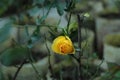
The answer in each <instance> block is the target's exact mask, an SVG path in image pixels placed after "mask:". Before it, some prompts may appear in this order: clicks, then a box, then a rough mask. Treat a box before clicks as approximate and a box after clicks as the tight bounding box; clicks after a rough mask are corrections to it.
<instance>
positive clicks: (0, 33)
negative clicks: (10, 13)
mask: <svg viewBox="0 0 120 80" xmlns="http://www.w3.org/2000/svg"><path fill="white" fill-rule="evenodd" d="M10 28H11V24H10V23H7V24H5V25H4V26H3V27H2V28H0V43H2V42H4V41H5V40H6V39H8V38H9V32H10Z"/></svg>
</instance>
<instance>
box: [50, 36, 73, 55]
mask: <svg viewBox="0 0 120 80" xmlns="http://www.w3.org/2000/svg"><path fill="white" fill-rule="evenodd" d="M52 50H53V51H54V52H55V53H58V54H63V55H65V54H74V52H75V49H74V47H73V44H72V41H71V40H70V38H69V37H68V36H59V37H57V38H56V39H55V40H54V41H53V44H52Z"/></svg>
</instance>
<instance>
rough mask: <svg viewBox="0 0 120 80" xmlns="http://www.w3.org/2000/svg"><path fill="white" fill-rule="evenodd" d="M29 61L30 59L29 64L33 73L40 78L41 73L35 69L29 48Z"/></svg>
mask: <svg viewBox="0 0 120 80" xmlns="http://www.w3.org/2000/svg"><path fill="white" fill-rule="evenodd" d="M29 61H30V64H31V66H32V67H33V69H34V71H35V73H36V74H37V77H38V79H39V80H41V75H40V74H39V72H38V70H37V69H36V67H35V66H34V64H33V62H35V61H34V59H33V57H32V54H31V51H30V49H29Z"/></svg>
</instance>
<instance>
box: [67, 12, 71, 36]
mask: <svg viewBox="0 0 120 80" xmlns="http://www.w3.org/2000/svg"><path fill="white" fill-rule="evenodd" d="M70 20H71V12H70V14H69V19H68V24H67V34H69V24H70Z"/></svg>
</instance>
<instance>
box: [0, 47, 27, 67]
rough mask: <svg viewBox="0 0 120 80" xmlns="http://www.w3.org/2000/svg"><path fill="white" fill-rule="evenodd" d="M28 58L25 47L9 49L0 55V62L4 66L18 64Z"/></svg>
mask: <svg viewBox="0 0 120 80" xmlns="http://www.w3.org/2000/svg"><path fill="white" fill-rule="evenodd" d="M27 57H28V49H27V47H19V46H16V47H14V48H9V49H7V50H6V51H4V52H3V53H2V54H1V55H0V61H1V63H2V64H3V65H5V66H11V65H15V64H19V63H20V62H22V61H23V60H24V59H25V58H27Z"/></svg>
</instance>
